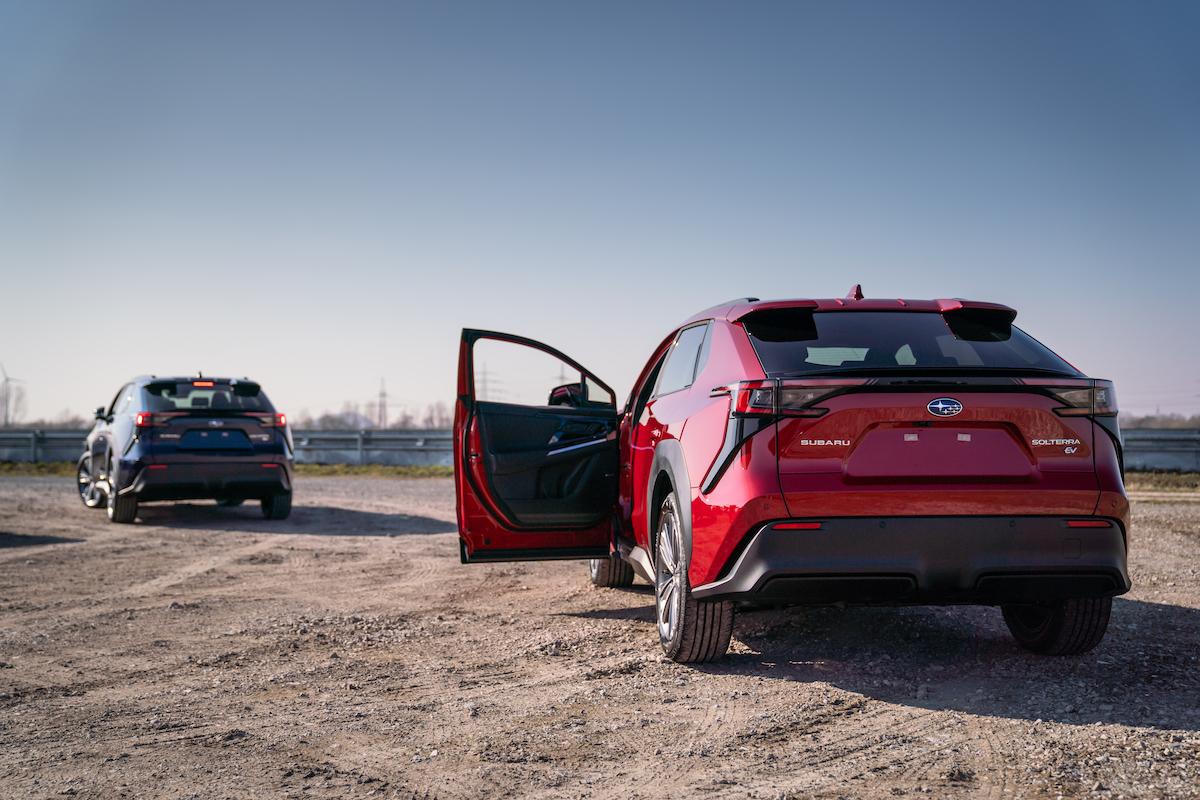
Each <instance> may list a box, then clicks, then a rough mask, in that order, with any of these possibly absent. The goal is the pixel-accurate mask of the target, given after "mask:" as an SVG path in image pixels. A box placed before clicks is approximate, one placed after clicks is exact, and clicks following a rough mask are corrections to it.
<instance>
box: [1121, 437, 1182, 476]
mask: <svg viewBox="0 0 1200 800" xmlns="http://www.w3.org/2000/svg"><path fill="white" fill-rule="evenodd" d="M1123 435H1124V439H1125V469H1127V470H1148V469H1161V470H1180V471H1183V472H1200V431H1194V430H1173V429H1169V428H1131V429H1130V430H1127V431H1124V432H1123Z"/></svg>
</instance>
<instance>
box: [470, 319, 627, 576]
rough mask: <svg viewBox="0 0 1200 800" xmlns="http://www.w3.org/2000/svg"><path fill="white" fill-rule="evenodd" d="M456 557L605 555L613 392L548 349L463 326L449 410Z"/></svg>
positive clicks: (613, 478) (613, 484) (610, 508)
mask: <svg viewBox="0 0 1200 800" xmlns="http://www.w3.org/2000/svg"><path fill="white" fill-rule="evenodd" d="M454 484H455V490H456V494H457V500H458V535H459V538H460V539H461V542H460V545H461V555H462V561H463V563H464V564H465V563H473V562H477V561H534V560H543V559H583V558H595V557H598V556H607V555H608V552H609V544H610V542H611V540H612V530H613V527H612V525H613V512H614V509H615V507H616V500H617V410H616V396H615V395H614V394H613V391H612V389H610V388H609V387H608V385H607V384H605V383H603V382H602V381H600V380H599V379H597V378H596V377H595V376H593V375H592V374H591V373H590V372H588V371H587V370H586V369H584V368H583V367H582V366H580V365H579V364H578V363H577V362H575V361H574V360H572V359H571V358H569V357H567V356H565V355H563V354H562V353H560V352H559V351H557V350H555V349H554V348H552V347H548V346H547V345H544V344H542V343H541V342H535V341H533V340H532V339H526V338H523V337H521V336H513V335H511V334H507V333H495V332H493V331H477V330H469V329H468V330H464V331H463V333H462V343H461V345H460V347H459V355H458V399H457V402H456V404H455V409H454Z"/></svg>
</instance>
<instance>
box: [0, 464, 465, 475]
mask: <svg viewBox="0 0 1200 800" xmlns="http://www.w3.org/2000/svg"><path fill="white" fill-rule="evenodd" d="M296 474H297V475H304V476H311V477H315V478H322V477H330V476H346V477H355V476H365V477H371V478H453V477H454V468H453V467H392V466H387V465H385V464H362V465H359V464H297V465H296ZM30 475H51V476H54V477H74V476H75V463H74V462H72V461H40V462H38V463H36V464H33V463H30V462H28V461H0V476H11V477H27V476H30Z"/></svg>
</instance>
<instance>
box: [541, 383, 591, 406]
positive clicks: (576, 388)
mask: <svg viewBox="0 0 1200 800" xmlns="http://www.w3.org/2000/svg"><path fill="white" fill-rule="evenodd" d="M586 402H587V390H586V389H585V388H584V386H583V384H582V383H564V384H563V385H562V386H555V387H554V388H553V389H551V390H550V400H549V401H548V402H547V403H546V404H547V405H551V406H570V407H571V408H582V407H583V405H584V404H585V403H586Z"/></svg>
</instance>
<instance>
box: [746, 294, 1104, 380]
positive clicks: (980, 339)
mask: <svg viewBox="0 0 1200 800" xmlns="http://www.w3.org/2000/svg"><path fill="white" fill-rule="evenodd" d="M743 323H744V325H745V327H746V332H747V333H748V334H749V335H750V341H751V342H753V343H754V349H755V351H756V352H757V353H758V358H759V360H760V361H762V365H763V369H764V370H765V371H766V372H767V374H768V375H770V376H772V377H779V376H784V375H814V374H844V373H851V372H873V373H874V372H885V373H890V372H896V373H909V374H919V373H938V372H943V371H946V372H950V371H953V372H996V371H1000V372H1033V373H1052V374H1056V375H1070V376H1078V375H1079V374H1080V373H1079V371H1078V370H1076V369H1075V368H1074V367H1072V366H1071V365H1070V364H1068V363H1067V362H1065V361H1063V360H1062V359H1061V358H1059V357H1058V356H1056V355H1055V354H1054V353H1052V352H1051V351H1050V350H1049V349H1047V348H1046V346H1045V345H1043V344H1041V343H1040V342H1038V341H1037V340H1036V339H1034V338H1033V337H1031V336H1029V335H1028V334H1026V333H1025V332H1024V331H1022V330H1021V329H1020V328H1017V327H1015V326H1013V325H1011V324H1009V323H1007V322H1006V321H1004V320H997V319H995V318H991V319H989V318H986V317H984V318H980V317H970V316H958V315H954V314H951V315H946V316H943V315H942V314H934V313H925V312H912V311H909V312H905V311H830V312H821V311H817V312H813V311H809V310H807V309H790V308H789V309H775V310H769V311H760V312H757V313H755V314H751V315H750V316H749V317H746V318H745V319H744V320H743Z"/></svg>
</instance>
